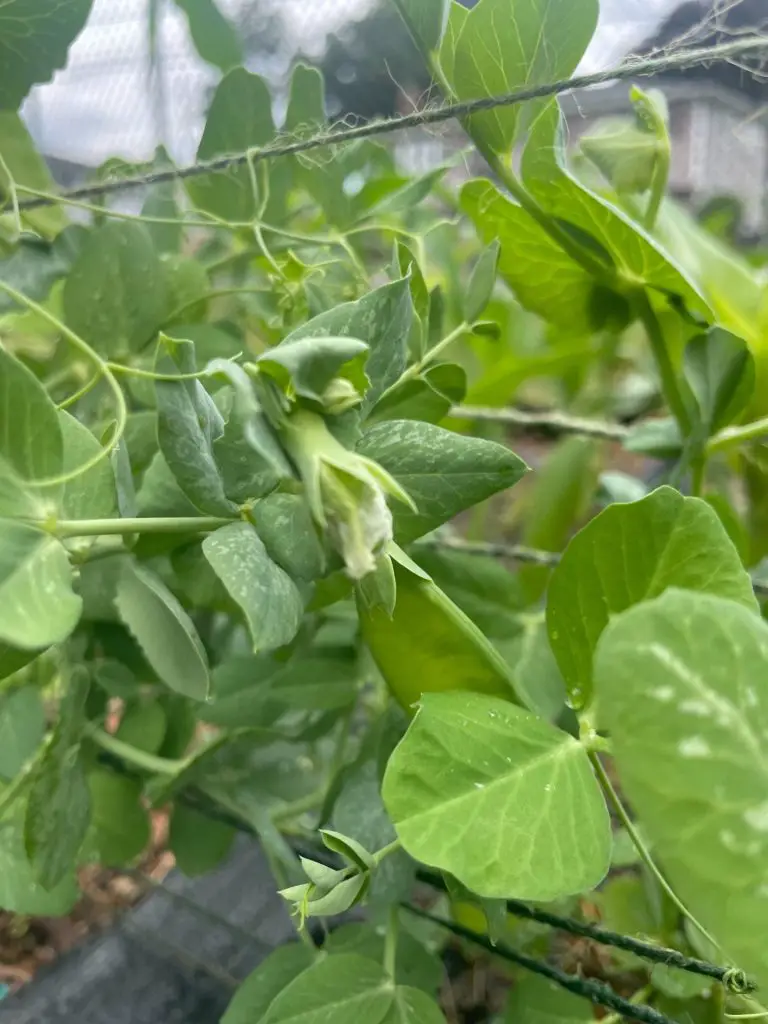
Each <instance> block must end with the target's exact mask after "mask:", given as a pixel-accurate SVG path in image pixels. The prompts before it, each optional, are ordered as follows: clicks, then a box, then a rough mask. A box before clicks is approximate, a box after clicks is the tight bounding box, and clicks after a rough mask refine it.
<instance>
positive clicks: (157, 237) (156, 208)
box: [141, 181, 184, 254]
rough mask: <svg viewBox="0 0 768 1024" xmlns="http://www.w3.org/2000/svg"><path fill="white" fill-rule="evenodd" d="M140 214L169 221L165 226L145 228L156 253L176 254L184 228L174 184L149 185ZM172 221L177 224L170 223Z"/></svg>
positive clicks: (148, 226) (156, 225)
mask: <svg viewBox="0 0 768 1024" xmlns="http://www.w3.org/2000/svg"><path fill="white" fill-rule="evenodd" d="M141 213H142V216H144V217H158V218H162V219H163V220H167V221H169V223H167V224H152V223H148V224H147V225H146V227H147V231H148V232H149V235H150V238H151V239H152V244H153V245H154V247H155V249H156V250H157V252H159V253H161V254H165V253H177V252H178V251H179V249H180V248H181V242H182V238H183V237H184V228H183V227H182V225H181V212H180V210H179V204H178V203H177V202H176V183H175V182H173V181H166V182H161V183H160V184H159V185H151V186H150V188H149V190H148V195H147V198H146V199H145V200H144V205H143V206H142V208H141ZM172 221H177V222H178V223H175V224H174V223H170V222H172Z"/></svg>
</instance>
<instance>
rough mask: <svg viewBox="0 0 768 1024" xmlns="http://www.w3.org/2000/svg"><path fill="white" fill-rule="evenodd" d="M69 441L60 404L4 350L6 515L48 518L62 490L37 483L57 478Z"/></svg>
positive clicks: (1, 419) (1, 510)
mask: <svg viewBox="0 0 768 1024" xmlns="http://www.w3.org/2000/svg"><path fill="white" fill-rule="evenodd" d="M63 450H64V449H63V441H62V437H61V428H60V426H59V416H58V412H57V410H56V406H55V405H54V404H53V402H52V401H51V399H50V398H49V397H48V395H47V393H46V391H45V388H44V387H43V386H42V384H41V383H40V382H39V381H38V379H37V378H36V377H35V376H34V374H33V373H32V372H31V370H28V369H27V367H26V366H24V364H23V363H21V362H20V361H19V360H18V359H15V358H14V357H13V356H12V355H10V353H8V352H7V351H6V350H5V349H4V348H3V347H2V346H0V515H7V516H14V517H15V516H29V517H34V518H44V517H45V516H46V514H47V513H49V512H51V511H53V510H54V509H55V505H56V500H57V497H58V495H59V493H60V488H58V487H48V488H46V489H45V490H38V491H35V490H34V488H33V487H31V482H32V481H35V480H45V479H47V478H49V477H53V476H57V475H58V474H59V473H60V472H61V468H62V464H63Z"/></svg>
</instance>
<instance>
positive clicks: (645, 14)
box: [22, 0, 679, 166]
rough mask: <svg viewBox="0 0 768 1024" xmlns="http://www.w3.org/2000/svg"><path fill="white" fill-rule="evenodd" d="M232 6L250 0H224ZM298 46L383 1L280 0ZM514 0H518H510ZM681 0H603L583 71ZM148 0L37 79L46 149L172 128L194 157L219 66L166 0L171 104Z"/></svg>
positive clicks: (93, 33)
mask: <svg viewBox="0 0 768 1024" xmlns="http://www.w3.org/2000/svg"><path fill="white" fill-rule="evenodd" d="M218 2H219V4H220V6H221V8H222V10H224V11H225V12H229V13H232V12H233V11H234V10H235V9H237V7H238V5H241V4H243V3H247V2H249V0H218ZM273 2H274V3H275V4H276V8H277V9H278V10H279V11H280V13H281V14H282V16H283V18H284V23H285V26H286V31H287V32H288V33H289V34H292V35H293V36H294V41H295V45H296V47H297V48H303V50H304V52H306V53H308V55H314V56H319V55H320V53H321V52H322V46H323V42H324V38H325V34H327V33H330V32H333V31H335V30H337V29H338V28H340V27H341V26H342V24H343V23H344V21H345V20H347V19H349V18H350V17H355V16H358V17H359V16H360V15H362V14H363V13H364V12H365V10H366V8H368V7H370V6H371V4H372V2H373V0H273ZM510 2H513V0H510ZM678 2H679V0H601V16H600V23H599V27H598V32H597V34H596V36H595V39H594V40H593V42H592V44H591V46H590V48H589V50H588V51H587V54H586V55H585V58H584V61H583V62H582V70H585V71H592V70H595V69H597V68H600V67H605V66H608V65H610V64H611V63H613V62H615V61H617V60H620V59H621V57H622V56H624V54H625V53H626V52H627V51H628V50H632V49H633V47H638V46H639V45H640V43H641V42H642V41H643V40H644V39H646V38H647V37H648V36H649V35H651V34H652V33H653V31H654V30H655V28H656V27H657V26H658V25H659V23H660V21H661V20H662V19H663V18H664V17H665V16H666V15H667V14H668V13H669V12H670V11H671V10H672V9H674V7H676V6H677V4H678ZM146 12H147V0H95V3H94V6H93V10H92V12H91V16H90V18H89V21H88V24H87V25H86V28H85V30H84V31H83V33H82V34H81V36H80V37H79V38H78V39H77V40H76V41H75V43H74V45H73V46H72V48H71V50H70V57H69V63H68V65H67V67H66V68H65V69H63V70H62V71H60V72H58V73H57V74H56V76H55V77H54V79H53V81H52V82H51V83H48V84H45V85H41V86H37V87H36V88H35V89H33V90H32V93H31V95H30V97H29V99H28V100H27V102H26V104H25V106H24V108H23V111H22V112H23V114H24V116H25V119H26V121H27V123H28V125H29V127H30V130H31V131H32V134H33V136H34V137H35V140H36V142H37V145H38V147H39V148H40V149H42V151H43V152H44V153H46V155H51V156H57V157H59V158H61V159H67V160H71V161H73V162H75V163H83V164H86V165H88V166H97V165H98V164H100V163H101V162H103V161H104V160H105V159H107V157H109V156H113V155H119V156H123V157H124V158H126V159H129V160H144V159H148V158H149V157H151V155H152V152H153V150H154V147H155V145H156V143H157V141H158V135H159V134H162V135H163V137H164V138H165V139H167V141H168V143H169V149H170V151H171V154H172V156H173V157H174V159H176V160H177V161H179V162H182V163H185V162H188V161H190V160H192V159H193V158H194V154H195V150H196V148H197V142H198V140H199V136H200V133H201V131H202V124H203V117H204V110H205V104H206V101H207V97H208V95H209V93H210V88H211V87H212V86H213V85H214V84H215V82H216V80H217V78H218V72H216V71H215V69H212V68H209V67H208V66H207V65H204V64H203V63H202V62H201V61H200V60H199V58H198V57H197V55H196V53H195V51H194V49H193V47H192V44H191V40H190V38H189V33H188V29H187V25H186V20H185V18H184V16H183V15H182V14H181V13H180V12H179V10H178V9H177V8H176V7H175V5H174V4H173V3H172V2H171V0H165V6H164V9H163V15H162V28H161V38H162V40H163V47H164V52H165V54H166V60H165V66H166V69H167V71H166V74H165V77H164V90H163V91H164V97H165V101H164V103H162V104H161V103H158V102H157V98H156V91H155V90H152V89H149V88H148V76H147V67H148V56H147V31H146Z"/></svg>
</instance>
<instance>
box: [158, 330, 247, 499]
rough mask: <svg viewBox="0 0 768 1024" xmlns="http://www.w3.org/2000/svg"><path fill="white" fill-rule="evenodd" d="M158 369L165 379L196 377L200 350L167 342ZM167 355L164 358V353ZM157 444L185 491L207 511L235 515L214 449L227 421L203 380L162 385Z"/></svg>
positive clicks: (187, 345)
mask: <svg viewBox="0 0 768 1024" xmlns="http://www.w3.org/2000/svg"><path fill="white" fill-rule="evenodd" d="M164 347H165V349H166V352H165V353H162V350H161V349H159V350H158V359H157V361H156V368H157V370H158V372H160V373H164V374H174V373H194V372H195V354H194V346H193V345H192V343H191V342H187V341H173V340H171V339H165V346H164ZM161 353H162V354H161ZM155 394H156V396H157V439H158V442H159V444H160V450H161V452H162V453H163V455H164V457H165V461H166V463H167V464H168V467H169V468H170V470H171V472H172V473H173V475H174V477H175V478H176V480H177V482H178V484H179V487H180V488H181V490H182V491H183V492H184V494H185V495H186V497H187V498H189V500H190V501H191V502H192V504H193V505H194V506H195V507H196V508H197V509H199V510H200V511H201V512H206V513H207V514H208V515H212V516H231V515H233V514H234V512H235V511H236V506H235V505H233V503H232V502H231V501H229V499H228V498H227V496H226V494H225V493H224V484H223V481H222V479H221V474H220V473H219V469H218V467H217V465H216V461H215V459H214V455H213V444H214V441H216V439H217V438H220V437H221V435H222V434H223V432H224V421H223V419H222V417H221V413H220V412H219V411H218V409H217V408H216V406H215V404H214V402H213V399H212V398H211V396H210V395H209V394H208V392H207V391H206V390H205V388H204V387H203V385H202V384H201V383H200V381H199V380H183V381H156V382H155Z"/></svg>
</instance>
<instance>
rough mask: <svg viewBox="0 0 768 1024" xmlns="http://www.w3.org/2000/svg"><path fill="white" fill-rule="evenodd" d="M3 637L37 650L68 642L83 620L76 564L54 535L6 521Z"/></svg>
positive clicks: (1, 538) (1, 551)
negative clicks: (75, 587) (74, 578)
mask: <svg viewBox="0 0 768 1024" xmlns="http://www.w3.org/2000/svg"><path fill="white" fill-rule="evenodd" d="M0 607H2V609H3V613H2V615H1V616H0V641H4V642H5V643H8V644H11V645H12V646H14V647H20V648H22V649H24V650H34V649H35V648H40V647H50V646H51V644H57V643H60V642H61V641H62V640H66V638H67V637H68V636H69V634H70V633H71V632H72V630H73V629H74V628H75V626H76V625H77V623H78V620H79V619H80V612H81V609H82V601H81V600H80V598H79V597H76V596H75V594H74V592H73V590H72V568H71V566H70V564H69V558H68V557H67V552H66V551H65V549H64V547H63V545H62V544H60V543H59V541H57V540H56V539H55V538H54V537H52V536H51V535H50V534H49V533H44V532H43V531H42V530H37V529H35V528H34V527H33V526H26V525H24V524H23V523H14V522H10V521H5V522H3V523H2V529H0Z"/></svg>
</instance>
